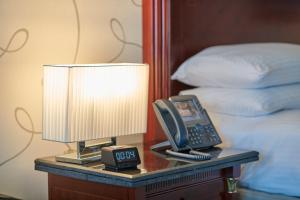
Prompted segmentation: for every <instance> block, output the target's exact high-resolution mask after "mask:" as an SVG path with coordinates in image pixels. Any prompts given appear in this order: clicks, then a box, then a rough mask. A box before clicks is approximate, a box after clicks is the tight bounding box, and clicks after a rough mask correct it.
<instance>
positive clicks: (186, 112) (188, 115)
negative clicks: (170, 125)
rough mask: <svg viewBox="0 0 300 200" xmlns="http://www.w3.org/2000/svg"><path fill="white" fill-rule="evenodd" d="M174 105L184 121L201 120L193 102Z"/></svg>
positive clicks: (181, 102)
mask: <svg viewBox="0 0 300 200" xmlns="http://www.w3.org/2000/svg"><path fill="white" fill-rule="evenodd" d="M174 104H175V107H176V108H177V110H178V112H179V114H180V115H181V117H182V119H183V121H194V120H201V116H200V115H199V111H198V110H197V108H196V106H195V104H194V102H193V101H192V100H189V101H180V102H174Z"/></svg>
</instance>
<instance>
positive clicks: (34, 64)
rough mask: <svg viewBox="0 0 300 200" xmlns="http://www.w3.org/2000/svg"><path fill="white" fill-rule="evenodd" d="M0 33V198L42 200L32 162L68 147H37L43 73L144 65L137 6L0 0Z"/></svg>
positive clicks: (130, 1)
mask: <svg viewBox="0 0 300 200" xmlns="http://www.w3.org/2000/svg"><path fill="white" fill-rule="evenodd" d="M0 27H1V29H0V30H1V31H0V108H1V109H0V110H1V112H0V193H3V194H7V195H12V196H15V197H19V198H22V199H30V200H33V199H39V200H42V199H47V175H46V173H43V172H38V171H35V170H34V159H35V158H37V157H43V156H49V155H55V154H60V153H62V152H64V151H68V150H70V149H71V148H72V147H71V146H72V145H71V146H70V145H66V144H61V143H55V142H50V141H43V140H42V139H41V129H42V124H41V121H42V119H41V116H42V65H43V64H57V63H101V62H141V60H142V58H141V56H142V49H141V0H88V1H87V0H26V1H22V0H0ZM141 138H142V136H141V135H137V136H131V137H129V138H128V137H127V138H120V140H121V141H122V142H131V141H140V140H141Z"/></svg>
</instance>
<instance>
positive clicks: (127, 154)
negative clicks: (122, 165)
mask: <svg viewBox="0 0 300 200" xmlns="http://www.w3.org/2000/svg"><path fill="white" fill-rule="evenodd" d="M116 159H117V160H118V161H119V162H124V161H132V160H136V151H135V150H126V151H116Z"/></svg>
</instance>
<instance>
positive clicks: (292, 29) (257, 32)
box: [143, 0, 300, 143]
mask: <svg viewBox="0 0 300 200" xmlns="http://www.w3.org/2000/svg"><path fill="white" fill-rule="evenodd" d="M249 42H291V43H300V1H299V0H144V1H143V57H144V62H145V63H149V64H150V87H149V115H148V132H147V134H146V135H145V138H144V141H145V143H153V142H157V141H161V140H164V139H165V137H164V136H163V134H162V131H161V129H160V126H159V125H158V123H157V122H156V119H155V116H154V112H153V109H152V105H151V103H152V102H153V101H154V100H156V99H159V98H168V97H169V96H171V95H176V94H177V93H178V91H180V90H181V89H184V88H187V87H188V86H186V85H183V84H181V83H178V82H176V81H172V80H170V76H171V74H172V73H174V71H175V70H176V69H177V68H178V66H179V65H180V64H181V63H182V62H183V61H184V60H185V59H187V58H188V57H190V56H192V55H193V54H195V53H196V52H198V51H200V50H201V49H204V48H206V47H209V46H213V45H220V44H234V43H249Z"/></svg>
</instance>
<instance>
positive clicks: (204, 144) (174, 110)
mask: <svg viewBox="0 0 300 200" xmlns="http://www.w3.org/2000/svg"><path fill="white" fill-rule="evenodd" d="M153 107H154V111H155V114H156V116H157V119H158V121H159V123H160V125H161V127H162V129H163V131H164V133H165V134H166V136H167V138H168V140H169V142H170V144H171V146H172V149H173V151H172V150H167V151H166V153H168V154H171V155H173V156H180V157H185V158H189V159H196V160H206V159H210V158H211V156H210V155H209V154H207V153H202V152H199V151H195V150H194V149H205V148H209V147H212V146H214V145H217V144H220V143H222V141H221V138H220V137H219V135H218V133H217V131H216V129H215V127H214V126H213V124H212V122H211V120H210V118H209V116H208V114H207V112H206V111H205V109H203V108H202V106H201V105H200V102H199V101H198V99H197V97H196V96H194V95H182V96H174V97H170V98H169V100H166V99H160V100H156V101H155V102H154V103H153ZM185 150H190V152H189V154H186V153H180V152H181V151H185Z"/></svg>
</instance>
